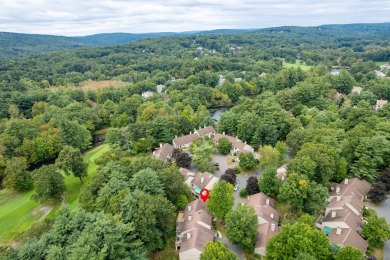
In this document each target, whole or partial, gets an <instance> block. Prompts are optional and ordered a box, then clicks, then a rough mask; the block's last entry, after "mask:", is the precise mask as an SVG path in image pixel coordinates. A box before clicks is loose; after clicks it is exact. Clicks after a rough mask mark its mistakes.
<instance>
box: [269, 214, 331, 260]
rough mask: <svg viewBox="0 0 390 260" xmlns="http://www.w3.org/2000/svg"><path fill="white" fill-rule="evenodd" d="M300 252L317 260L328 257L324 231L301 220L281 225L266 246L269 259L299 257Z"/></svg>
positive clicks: (328, 247) (328, 252) (328, 250)
mask: <svg viewBox="0 0 390 260" xmlns="http://www.w3.org/2000/svg"><path fill="white" fill-rule="evenodd" d="M301 253H306V254H309V255H310V256H313V257H314V259H318V260H327V259H329V257H330V244H329V240H328V238H327V237H326V235H325V233H324V232H322V231H320V230H317V229H316V228H315V227H314V226H311V225H308V224H306V223H303V222H301V221H297V222H295V223H294V224H292V225H283V226H282V229H281V231H280V233H279V234H277V235H275V236H273V237H271V238H270V240H269V242H268V244H267V247H266V255H267V259H269V260H279V259H299V258H297V257H298V255H299V254H301Z"/></svg>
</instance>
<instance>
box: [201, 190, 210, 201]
mask: <svg viewBox="0 0 390 260" xmlns="http://www.w3.org/2000/svg"><path fill="white" fill-rule="evenodd" d="M209 195H210V191H209V190H208V189H206V188H204V189H202V190H201V191H200V198H201V199H202V200H203V202H206V200H207V199H208V198H209Z"/></svg>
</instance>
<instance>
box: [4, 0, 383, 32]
mask: <svg viewBox="0 0 390 260" xmlns="http://www.w3.org/2000/svg"><path fill="white" fill-rule="evenodd" d="M378 22H390V1H389V0H325V1H324V0H321V1H318V0H257V1H255V0H240V1H234V0H209V1H205V0H165V1H156V0H144V1H141V0H0V31H5V32H19V33H36V34H52V35H65V36H81V35H91V34H97V33H111V32H129V33H147V32H183V31H199V30H212V29H253V28H266V27H275V26H282V25H297V26H316V25H323V24H346V23H378Z"/></svg>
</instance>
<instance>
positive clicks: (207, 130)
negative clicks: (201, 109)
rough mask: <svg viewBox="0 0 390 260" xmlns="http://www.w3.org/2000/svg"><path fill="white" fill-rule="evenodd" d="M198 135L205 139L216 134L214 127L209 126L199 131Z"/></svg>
mask: <svg viewBox="0 0 390 260" xmlns="http://www.w3.org/2000/svg"><path fill="white" fill-rule="evenodd" d="M196 133H197V134H198V135H199V137H203V136H206V135H208V134H213V133H215V129H214V127H212V126H207V127H204V128H201V129H199V130H197V131H196Z"/></svg>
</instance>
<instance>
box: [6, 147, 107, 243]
mask: <svg viewBox="0 0 390 260" xmlns="http://www.w3.org/2000/svg"><path fill="white" fill-rule="evenodd" d="M108 150H109V147H108V145H107V144H104V145H101V146H98V147H96V148H95V149H92V150H90V151H88V152H87V153H86V154H85V155H84V160H85V162H87V163H88V177H87V178H84V179H83V184H81V183H80V180H79V178H75V177H74V176H72V175H70V176H65V183H66V187H67V192H66V195H67V203H68V204H69V208H70V209H71V210H72V211H74V210H76V209H77V207H78V200H77V198H78V197H79V194H80V190H81V188H82V187H83V186H84V185H85V184H86V183H88V182H89V181H90V180H91V179H92V176H93V174H94V173H95V171H96V168H97V165H96V164H95V163H94V160H95V159H96V158H98V157H99V156H101V155H102V154H103V153H105V152H106V151H108ZM32 194H34V190H31V191H28V192H25V193H19V192H15V191H10V190H0V246H2V245H7V244H9V243H11V242H12V240H13V239H14V237H15V236H16V235H17V234H19V233H22V232H23V231H26V230H27V229H29V228H30V227H31V225H32V224H33V223H34V222H35V221H37V220H39V219H40V217H41V216H43V214H44V212H42V211H39V209H40V208H41V207H42V206H50V207H54V209H53V210H52V211H51V212H50V213H49V214H48V216H49V217H51V216H54V215H55V212H56V211H57V210H58V208H59V206H60V204H61V203H60V202H59V201H56V202H53V204H52V205H50V204H49V205H46V204H45V205H41V204H40V203H39V202H36V201H34V200H31V199H30V198H31V195H32Z"/></svg>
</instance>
